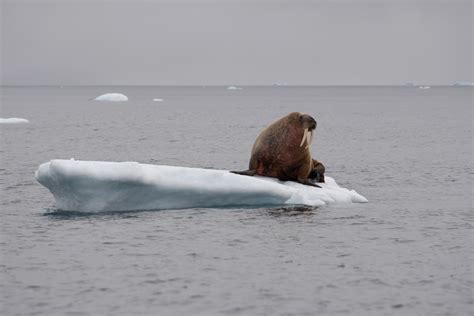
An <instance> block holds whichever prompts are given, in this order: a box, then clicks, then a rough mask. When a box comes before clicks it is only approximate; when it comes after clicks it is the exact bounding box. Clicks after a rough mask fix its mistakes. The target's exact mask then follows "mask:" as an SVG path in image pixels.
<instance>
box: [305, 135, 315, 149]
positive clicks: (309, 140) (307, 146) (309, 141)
mask: <svg viewBox="0 0 474 316" xmlns="http://www.w3.org/2000/svg"><path fill="white" fill-rule="evenodd" d="M306 138H307V140H308V145H306V148H305V149H308V148H309V146H310V145H311V141H312V139H311V138H313V132H308V136H307V137H306Z"/></svg>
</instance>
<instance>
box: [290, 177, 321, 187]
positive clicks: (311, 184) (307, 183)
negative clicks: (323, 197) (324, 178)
mask: <svg viewBox="0 0 474 316" xmlns="http://www.w3.org/2000/svg"><path fill="white" fill-rule="evenodd" d="M296 182H298V183H301V184H304V185H309V186H311V187H316V188H321V187H320V186H319V185H317V184H314V183H313V182H311V181H309V180H308V179H298V180H297V181H296Z"/></svg>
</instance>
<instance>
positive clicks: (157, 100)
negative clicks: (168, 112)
mask: <svg viewBox="0 0 474 316" xmlns="http://www.w3.org/2000/svg"><path fill="white" fill-rule="evenodd" d="M153 101H155V102H163V101H164V100H163V99H160V98H154V99H153Z"/></svg>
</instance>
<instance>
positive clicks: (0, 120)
mask: <svg viewBox="0 0 474 316" xmlns="http://www.w3.org/2000/svg"><path fill="white" fill-rule="evenodd" d="M29 122H30V121H28V120H27V119H24V118H18V117H10V118H1V117H0V124H18V123H29Z"/></svg>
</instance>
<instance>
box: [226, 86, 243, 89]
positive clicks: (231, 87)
mask: <svg viewBox="0 0 474 316" xmlns="http://www.w3.org/2000/svg"><path fill="white" fill-rule="evenodd" d="M227 90H242V88H241V87H236V86H228V87H227Z"/></svg>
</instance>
